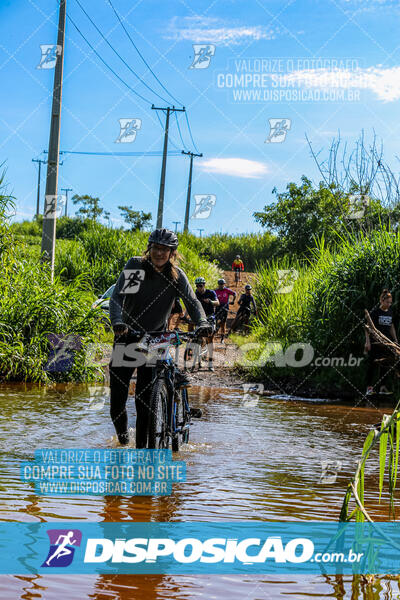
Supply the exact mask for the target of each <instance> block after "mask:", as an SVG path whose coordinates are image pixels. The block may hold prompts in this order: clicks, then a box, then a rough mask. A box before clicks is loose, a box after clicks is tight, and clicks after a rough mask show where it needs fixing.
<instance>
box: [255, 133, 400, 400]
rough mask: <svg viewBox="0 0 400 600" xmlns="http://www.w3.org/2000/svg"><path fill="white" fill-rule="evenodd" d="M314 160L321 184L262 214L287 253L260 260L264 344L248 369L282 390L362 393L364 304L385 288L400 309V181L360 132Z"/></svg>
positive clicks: (291, 191) (293, 192)
mask: <svg viewBox="0 0 400 600" xmlns="http://www.w3.org/2000/svg"><path fill="white" fill-rule="evenodd" d="M317 165H318V167H319V170H320V174H321V178H322V181H321V182H320V183H319V185H318V186H314V185H312V183H311V181H310V180H309V179H307V178H306V177H303V178H302V182H301V184H300V185H296V184H295V183H290V184H289V185H288V186H287V191H286V192H284V193H281V194H278V193H277V194H276V196H277V201H276V202H275V203H273V204H271V205H268V206H266V207H265V209H264V211H262V212H258V213H256V214H255V217H256V219H257V220H258V221H259V222H260V223H262V224H263V225H266V226H268V227H270V228H272V230H273V231H274V232H276V233H277V235H278V240H279V242H280V243H281V245H282V249H283V250H284V251H285V255H284V256H283V257H280V256H278V257H277V258H276V259H274V260H272V261H270V262H269V263H268V264H259V268H258V273H257V280H256V285H255V295H256V300H257V303H258V305H259V307H260V311H259V315H258V319H256V320H255V321H254V325H253V328H252V337H251V340H252V342H254V343H256V344H258V347H257V348H256V347H254V348H253V349H252V350H251V352H250V354H249V356H248V358H249V359H250V358H252V359H257V361H258V362H257V364H254V360H253V362H252V363H249V364H250V369H249V371H248V372H249V373H250V377H251V378H257V379H261V380H264V381H265V382H268V384H269V385H271V384H272V386H273V382H276V384H278V385H279V387H280V389H281V390H282V389H283V390H285V389H286V390H287V389H288V388H287V386H286V383H285V382H288V381H290V382H291V384H292V385H291V390H290V391H292V392H293V391H294V393H296V394H298V395H301V393H307V392H309V390H310V389H314V391H315V392H316V393H318V391H319V392H320V393H327V391H328V392H331V394H338V395H341V394H343V393H344V392H346V393H347V394H349V395H351V396H352V397H361V396H362V395H363V394H364V391H365V389H366V387H365V369H366V360H365V357H364V354H363V350H364V341H365V334H364V310H365V309H366V308H367V309H368V310H370V309H371V308H372V307H374V306H376V305H377V304H379V302H378V300H379V296H380V293H381V291H382V289H383V288H389V289H390V290H391V291H392V293H393V297H394V305H393V307H394V311H395V313H396V309H397V307H398V306H399V293H398V292H399V284H400V260H399V259H400V255H399V254H400V233H399V232H400V228H399V224H400V210H399V206H400V202H399V201H400V186H399V181H398V180H397V179H396V177H395V176H394V174H393V173H392V172H391V170H390V169H389V167H387V166H386V164H385V163H384V161H383V151H382V149H381V148H380V149H378V146H377V143H376V140H375V139H374V140H373V141H372V142H371V145H370V146H369V147H367V146H366V143H365V140H364V137H363V136H361V138H360V139H359V140H358V142H357V144H356V146H355V149H354V150H353V152H350V153H347V149H344V150H343V152H342V153H341V154H340V140H339V141H334V142H333V144H332V146H331V149H330V152H329V153H328V159H327V161H326V162H321V163H318V162H317ZM398 325H399V323H398V321H395V327H396V328H398ZM247 362H248V361H247ZM394 370H395V369H392V375H393V374H394ZM396 381H397V380H396V378H395V381H394V384H393V385H394V386H395V388H397V387H398V385H397V384H396ZM385 383H386V382H385Z"/></svg>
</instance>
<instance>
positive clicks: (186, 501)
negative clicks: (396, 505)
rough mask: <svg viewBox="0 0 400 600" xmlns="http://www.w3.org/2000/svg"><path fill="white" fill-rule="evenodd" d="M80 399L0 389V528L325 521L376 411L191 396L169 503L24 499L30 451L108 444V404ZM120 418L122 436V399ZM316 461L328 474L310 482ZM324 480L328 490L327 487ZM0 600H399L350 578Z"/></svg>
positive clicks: (370, 477)
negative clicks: (178, 476) (181, 472)
mask: <svg viewBox="0 0 400 600" xmlns="http://www.w3.org/2000/svg"><path fill="white" fill-rule="evenodd" d="M104 390H105V389H104ZM99 391H100V392H101V388H99ZM91 393H92V394H93V389H91ZM88 397H89V389H88V387H87V386H78V385H59V386H57V387H56V388H54V389H43V388H38V387H35V386H19V385H9V386H1V387H0V402H1V407H2V410H1V414H0V452H1V455H0V457H1V471H0V473H1V475H0V520H1V521H24V522H38V521H59V520H63V521H66V520H68V519H71V520H74V521H77V520H83V521H125V520H128V521H246V520H255V521H295V520H300V521H304V520H324V521H335V520H337V519H338V514H339V511H340V506H341V502H342V499H343V495H344V491H345V488H346V484H347V482H348V480H349V478H350V476H351V475H352V473H353V471H354V465H355V461H356V460H357V458H358V457H359V455H360V452H361V449H362V445H363V441H364V439H365V437H366V435H367V433H368V431H369V429H370V427H371V425H373V424H375V423H377V422H378V421H379V420H380V418H381V414H383V412H388V409H386V411H385V410H383V409H375V408H371V407H368V408H365V407H361V406H356V407H354V406H349V405H345V404H330V403H327V402H306V401H304V402H303V401H301V400H295V401H284V400H282V399H277V398H275V399H271V398H267V397H263V396H262V397H253V398H252V399H250V400H246V401H244V400H243V393H242V391H241V390H228V389H215V388H214V389H212V388H192V389H191V401H192V405H193V406H195V407H201V408H202V410H203V417H202V419H201V420H195V421H194V423H193V426H192V428H191V440H190V443H189V444H187V445H186V446H183V448H182V451H180V452H179V453H177V454H176V455H175V458H176V459H179V460H185V461H186V463H187V481H186V482H184V483H180V484H174V488H173V493H172V495H171V496H167V497H111V496H108V497H98V496H97V497H96V496H85V497H76V498H67V497H64V498H54V497H42V496H36V495H35V494H34V493H33V488H32V487H31V485H30V484H25V483H22V482H21V481H20V479H19V463H20V461H22V460H31V459H32V458H33V453H34V450H35V449H39V448H94V447H95V448H103V447H110V446H113V445H115V441H114V440H113V433H114V432H113V428H112V425H111V422H110V419H109V414H108V411H109V406H108V401H107V400H106V401H105V404H104V406H102V404H103V403H102V399H101V396H100V398H97V400H96V403H92V404H91V405H90V403H89V400H88ZM128 409H129V414H130V417H131V425H132V426H134V402H133V399H130V400H129V406H128ZM373 459H374V465H376V462H377V461H376V457H373ZM323 461H330V467H331V468H330V471H329V473H325V479H324V478H323V481H322V482H321V477H322V476H323V467H322V462H323ZM335 471H337V472H338V473H337V478H336V481H335V482H334V483H329V482H327V481H326V478H328V480H329V481H332V479H334V478H335V477H334V475H335V473H334V472H335ZM376 475H377V469H376V468H373V469H370V472H369V473H368V472H367V477H366V499H367V505H368V508H369V510H370V513H371V514H372V516H373V518H375V519H380V520H385V519H386V518H387V517H386V515H387V512H386V509H387V504H386V502H385V501H383V502H382V504H381V506H378V505H377V503H376V502H372V498H375V497H376V494H375V490H376V486H377V479H376ZM368 498H369V500H370V501H369V502H368ZM0 597H1V598H5V599H7V600H8V599H19V598H21V599H22V598H23V599H26V600H31V599H32V600H33V599H46V600H59V599H60V598H61V597H68V599H69V600H75V599H76V600H78V599H79V600H83V599H86V598H88V599H89V598H90V599H93V600H106V599H108V598H115V599H118V600H133V599H142V598H143V599H146V600H153V599H167V598H168V599H169V598H171V599H172V598H177V599H191V598H206V599H207V600H210V599H214V598H215V599H218V600H219V599H225V598H230V600H236V599H239V598H240V599H242V598H246V599H249V600H258V599H260V600H261V599H266V598H268V599H270V598H272V599H275V598H276V599H278V598H279V599H283V598H288V599H289V598H294V599H296V600H301V599H311V598H313V599H315V598H337V599H342V598H352V599H353V600H357V599H358V598H360V599H361V598H368V599H375V598H376V599H378V598H379V599H380V598H382V599H391V598H393V599H394V598H400V591H399V587H398V582H397V580H396V578H392V579H377V580H375V582H374V583H372V584H370V585H367V584H366V582H365V581H364V580H363V578H360V577H358V578H357V577H355V578H353V577H351V576H336V577H335V576H330V577H327V576H322V575H318V576H317V575H316V576H312V577H311V576H298V575H293V576H289V575H285V576H283V575H282V576H276V575H274V576H267V575H263V576H244V575H237V576H234V575H229V576H222V575H221V576H218V575H192V576H174V575H165V576H163V575H152V576H142V575H135V576H134V575H119V576H115V575H107V576H98V575H79V576H78V575H70V576H67V575H65V576H59V575H53V576H51V575H49V576H43V575H32V576H29V575H26V576H13V575H8V576H6V575H2V576H0Z"/></svg>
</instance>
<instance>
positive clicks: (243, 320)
mask: <svg viewBox="0 0 400 600" xmlns="http://www.w3.org/2000/svg"><path fill="white" fill-rule="evenodd" d="M250 316H251V308H250V307H245V308H243V309H242V310H241V311H238V312H237V313H236V317H235V319H234V321H233V323H232V325H231V332H232V333H233V332H237V333H239V332H240V333H242V334H244V335H247V334H248V333H249V322H250Z"/></svg>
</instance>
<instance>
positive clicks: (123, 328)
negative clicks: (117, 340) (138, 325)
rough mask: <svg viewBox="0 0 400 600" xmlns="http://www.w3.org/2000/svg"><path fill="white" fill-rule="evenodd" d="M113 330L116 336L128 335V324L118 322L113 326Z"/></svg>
mask: <svg viewBox="0 0 400 600" xmlns="http://www.w3.org/2000/svg"><path fill="white" fill-rule="evenodd" d="M113 331H114V335H115V337H121V336H122V335H126V334H127V333H128V326H127V325H125V323H118V325H114V326H113Z"/></svg>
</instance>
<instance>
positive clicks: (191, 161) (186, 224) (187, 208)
mask: <svg viewBox="0 0 400 600" xmlns="http://www.w3.org/2000/svg"><path fill="white" fill-rule="evenodd" d="M182 154H187V155H188V156H190V167H189V179H188V190H187V197H186V211H185V224H184V226H183V231H188V229H189V211H190V198H191V195H192V173H193V156H203V155H202V154H194V152H185V151H184V150H182Z"/></svg>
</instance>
